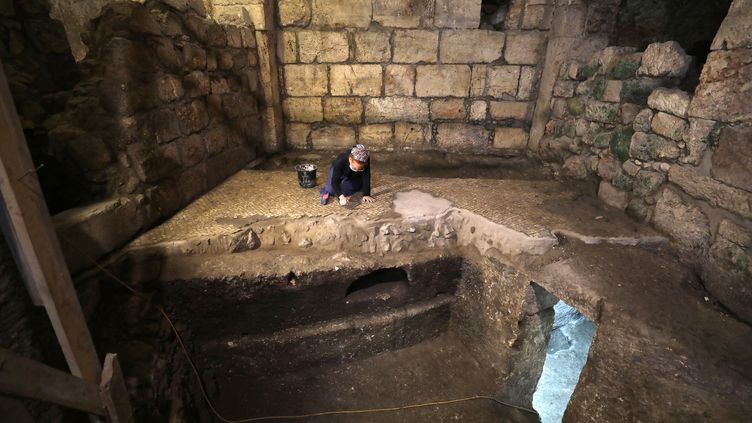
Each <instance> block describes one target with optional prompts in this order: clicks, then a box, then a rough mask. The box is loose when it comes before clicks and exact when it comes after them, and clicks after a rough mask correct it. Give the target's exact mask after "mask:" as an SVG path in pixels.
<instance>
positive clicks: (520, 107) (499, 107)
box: [491, 101, 531, 120]
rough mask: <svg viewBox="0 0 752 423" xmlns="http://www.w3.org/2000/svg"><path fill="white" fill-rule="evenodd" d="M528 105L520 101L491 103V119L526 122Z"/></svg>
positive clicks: (528, 111) (528, 114)
mask: <svg viewBox="0 0 752 423" xmlns="http://www.w3.org/2000/svg"><path fill="white" fill-rule="evenodd" d="M530 104H531V103H528V102H522V101H492V102H491V118H492V119H516V120H528V118H529V116H530V109H531V107H530Z"/></svg>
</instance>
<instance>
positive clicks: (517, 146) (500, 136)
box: [493, 127, 528, 150]
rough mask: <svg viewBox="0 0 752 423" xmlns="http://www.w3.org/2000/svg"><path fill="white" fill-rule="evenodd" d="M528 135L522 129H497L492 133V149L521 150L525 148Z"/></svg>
mask: <svg viewBox="0 0 752 423" xmlns="http://www.w3.org/2000/svg"><path fill="white" fill-rule="evenodd" d="M527 139H528V133H527V132H525V130H524V129H522V128H503V127H497V128H496V130H495V131H494V140H493V146H494V148H498V149H502V150H522V149H524V148H527Z"/></svg>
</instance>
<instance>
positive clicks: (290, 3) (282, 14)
mask: <svg viewBox="0 0 752 423" xmlns="http://www.w3.org/2000/svg"><path fill="white" fill-rule="evenodd" d="M278 7H279V23H280V24H281V25H282V26H307V25H308V23H309V22H310V21H311V6H310V4H309V2H308V0H279V2H278Z"/></svg>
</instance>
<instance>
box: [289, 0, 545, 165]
mask: <svg viewBox="0 0 752 423" xmlns="http://www.w3.org/2000/svg"><path fill="white" fill-rule="evenodd" d="M549 3H550V2H549V1H547V0H513V1H511V2H510V3H509V5H508V10H507V12H506V17H505V19H504V21H503V28H504V30H503V31H494V30H487V29H479V27H480V26H481V1H480V0H455V1H448V0H410V1H392V0H357V1H352V0H348V1H345V0H281V1H279V4H278V6H279V24H280V25H281V29H280V31H279V38H278V42H277V46H278V57H279V60H280V63H281V64H280V67H281V72H280V73H281V74H282V80H283V83H282V86H283V108H284V113H285V120H286V123H287V125H286V139H287V145H288V147H292V148H314V149H321V148H340V147H344V146H348V145H352V144H354V143H356V142H360V143H364V144H367V145H369V146H371V147H373V148H374V149H394V148H397V149H399V148H409V149H438V150H459V151H474V152H481V151H482V152H493V151H513V150H524V149H525V148H526V145H527V139H528V132H529V126H530V121H531V115H532V108H533V104H534V103H533V101H534V100H535V98H536V93H537V89H536V86H537V80H538V75H539V73H540V67H539V66H538V64H539V62H540V60H541V57H542V54H543V52H544V50H545V46H546V42H547V37H548V29H549V27H550V21H551V11H552V9H551V6H550V5H549ZM484 27H487V26H486V25H484Z"/></svg>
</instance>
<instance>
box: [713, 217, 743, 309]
mask: <svg viewBox="0 0 752 423" xmlns="http://www.w3.org/2000/svg"><path fill="white" fill-rule="evenodd" d="M708 255H709V260H708V262H707V263H703V269H702V280H703V284H704V285H705V287H706V288H707V289H708V291H709V292H710V293H711V294H713V295H714V296H715V297H716V298H718V299H719V300H720V301H721V302H722V303H723V305H725V306H726V307H728V308H729V309H730V310H732V311H733V312H734V313H735V314H736V315H737V316H739V317H740V318H741V319H743V320H745V321H746V322H747V323H750V322H752V231H750V230H749V229H747V228H745V227H743V226H740V225H737V224H735V223H733V222H731V221H730V220H722V221H721V223H720V224H719V225H718V233H717V235H716V238H715V242H713V244H712V245H711V246H710V251H709V254H708Z"/></svg>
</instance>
